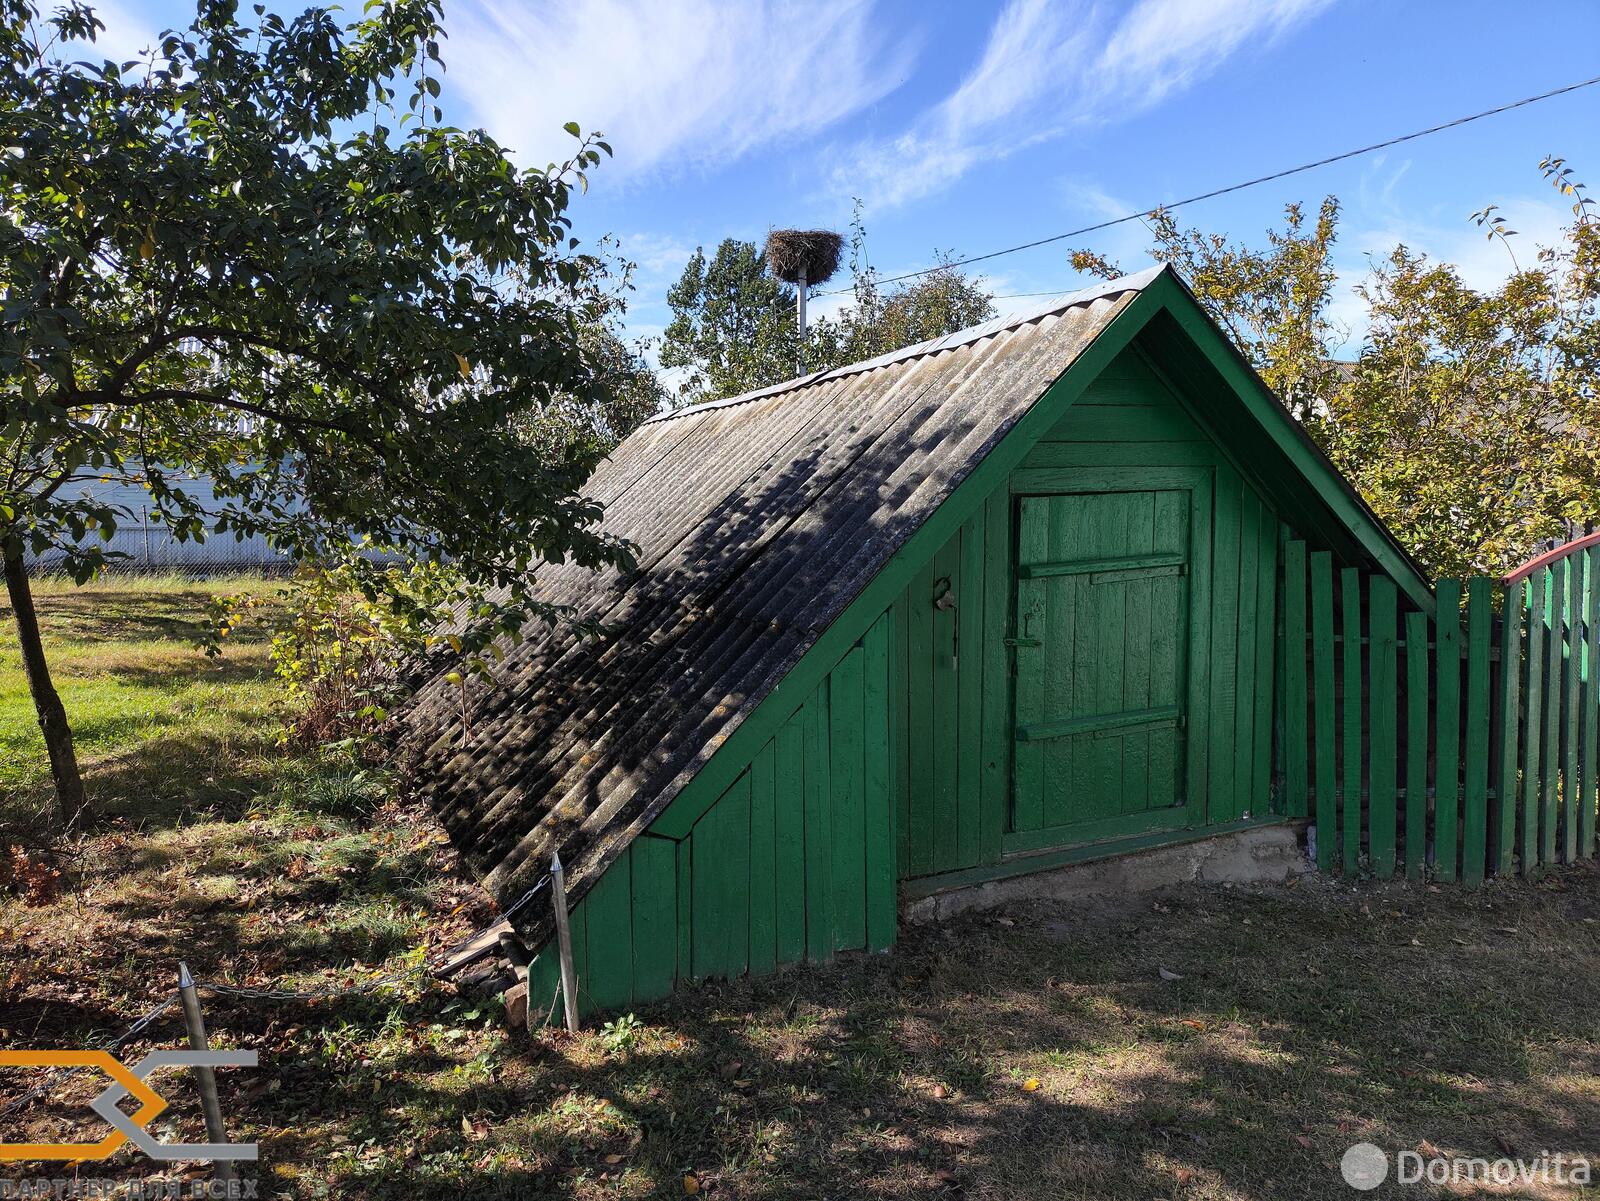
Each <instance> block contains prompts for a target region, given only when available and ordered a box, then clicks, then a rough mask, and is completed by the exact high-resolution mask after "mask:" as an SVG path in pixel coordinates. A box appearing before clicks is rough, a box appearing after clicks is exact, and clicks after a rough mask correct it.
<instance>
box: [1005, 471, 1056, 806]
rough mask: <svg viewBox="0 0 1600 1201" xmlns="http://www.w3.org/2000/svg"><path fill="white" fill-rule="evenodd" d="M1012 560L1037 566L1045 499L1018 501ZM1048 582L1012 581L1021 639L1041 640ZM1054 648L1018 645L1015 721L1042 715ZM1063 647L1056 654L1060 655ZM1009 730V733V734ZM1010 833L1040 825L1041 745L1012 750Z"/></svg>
mask: <svg viewBox="0 0 1600 1201" xmlns="http://www.w3.org/2000/svg"><path fill="white" fill-rule="evenodd" d="M1017 521H1018V524H1017V562H1018V563H1019V564H1020V563H1036V562H1043V561H1044V560H1045V559H1046V558H1047V557H1048V555H1049V547H1050V502H1049V500H1048V498H1046V497H1039V496H1025V497H1023V498H1022V499H1021V500H1020V501H1019V502H1018V518H1017ZM1049 586H1050V585H1049V581H1048V580H1033V579H1029V580H1018V581H1017V612H1016V628H1015V630H1014V631H1013V633H1014V634H1015V636H1016V637H1017V638H1018V639H1019V640H1020V639H1022V638H1024V637H1027V638H1030V639H1033V638H1037V639H1041V640H1043V639H1044V638H1045V636H1046V635H1045V633H1044V630H1045V619H1046V616H1047V613H1048V605H1047V603H1046V596H1047V589H1048V588H1049ZM1054 649H1056V648H1050V647H1032V646H1018V647H1017V649H1016V652H1015V656H1014V662H1015V671H1016V720H1017V721H1018V722H1021V721H1022V720H1024V718H1025V717H1026V716H1028V715H1032V714H1036V713H1042V712H1044V700H1045V660H1046V657H1047V653H1048V652H1049V651H1051V650H1054ZM1065 650H1066V648H1065V647H1062V648H1060V649H1059V650H1057V651H1056V653H1058V654H1060V653H1064V652H1065ZM1014 733H1015V732H1014V731H1013V734H1014ZM1013 772H1014V782H1013V788H1014V797H1013V800H1012V805H1013V813H1014V817H1013V821H1014V825H1013V829H1016V830H1038V829H1041V828H1042V827H1043V826H1044V744H1043V743H1040V742H1022V743H1017V744H1016V750H1015V752H1014V766H1013Z"/></svg>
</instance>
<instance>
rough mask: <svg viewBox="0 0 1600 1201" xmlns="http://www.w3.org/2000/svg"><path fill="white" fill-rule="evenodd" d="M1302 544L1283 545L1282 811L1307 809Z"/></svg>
mask: <svg viewBox="0 0 1600 1201" xmlns="http://www.w3.org/2000/svg"><path fill="white" fill-rule="evenodd" d="M1310 649H1311V648H1310V644H1309V643H1308V642H1307V641H1306V544H1305V543H1304V542H1301V541H1300V540H1299V539H1298V538H1296V539H1293V540H1291V541H1290V542H1289V543H1288V544H1287V545H1286V546H1285V547H1284V548H1283V786H1284V793H1285V797H1284V800H1285V803H1286V812H1287V813H1288V815H1289V816H1290V817H1305V816H1306V815H1307V814H1309V813H1310V812H1311V795H1310V794H1311V774H1310V772H1311V764H1310V756H1309V754H1308V743H1307V739H1308V737H1309V733H1308V730H1307V726H1308V725H1309V721H1308V719H1309V717H1310V706H1311V701H1310V697H1309V696H1308V695H1307V692H1306V663H1307V660H1308V659H1309V658H1310Z"/></svg>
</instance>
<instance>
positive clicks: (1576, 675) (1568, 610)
mask: <svg viewBox="0 0 1600 1201" xmlns="http://www.w3.org/2000/svg"><path fill="white" fill-rule="evenodd" d="M1585 557H1586V556H1584V555H1582V554H1578V555H1570V556H1568V558H1567V598H1566V604H1565V605H1564V606H1563V608H1564V611H1565V617H1566V627H1567V636H1566V658H1567V663H1566V676H1565V677H1564V683H1565V689H1564V691H1565V693H1566V695H1565V698H1564V702H1563V706H1562V722H1561V747H1562V751H1563V754H1562V770H1561V857H1562V861H1563V862H1566V863H1571V862H1573V861H1574V860H1575V859H1577V857H1578V731H1579V729H1580V722H1579V716H1580V714H1579V712H1578V704H1579V702H1580V700H1581V699H1582V694H1581V687H1582V679H1581V677H1582V674H1583V563H1584V559H1585Z"/></svg>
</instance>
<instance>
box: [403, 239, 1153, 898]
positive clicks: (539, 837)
mask: <svg viewBox="0 0 1600 1201" xmlns="http://www.w3.org/2000/svg"><path fill="white" fill-rule="evenodd" d="M1159 270H1160V269H1156V270H1155V271H1150V272H1145V273H1142V274H1140V275H1136V276H1130V277H1128V278H1126V279H1123V280H1117V281H1113V282H1111V283H1108V284H1105V285H1102V286H1100V287H1096V288H1093V289H1091V290H1089V291H1085V292H1079V293H1074V294H1072V295H1069V296H1064V297H1062V298H1060V299H1058V300H1055V301H1053V302H1051V304H1050V305H1049V307H1046V308H1041V309H1039V310H1037V311H1032V312H1029V313H1026V314H1022V315H1019V316H1012V317H1008V318H1005V319H1003V320H1001V321H995V322H990V323H988V324H986V325H982V326H977V327H975V328H973V329H970V330H964V331H962V332H960V333H956V334H951V335H948V336H946V337H943V338H939V339H936V340H934V341H932V342H926V343H923V344H921V345H919V346H913V347H908V348H907V349H905V350H901V351H898V352H896V353H894V354H890V355H885V356H883V357H882V358H879V359H874V360H872V361H870V362H866V363H858V364H855V365H853V366H850V367H842V368H839V369H838V370H834V371H828V372H823V373H820V374H818V375H813V376H807V377H803V378H801V379H797V380H792V381H790V382H789V383H786V384H780V385H778V386H777V387H773V388H767V389H764V390H762V391H759V392H752V393H748V394H746V395H744V396H738V397H733V398H731V399H728V400H723V401H717V402H714V403H711V404H705V405H699V406H696V407H695V408H690V409H684V410H680V411H678V412H675V413H670V414H665V415H663V416H661V417H657V418H655V419H653V420H651V421H649V422H648V423H646V424H645V425H643V426H642V427H640V429H639V430H637V431H636V432H635V433H634V434H633V435H632V436H631V437H629V438H628V439H627V440H626V441H624V442H623V443H622V445H620V446H619V447H617V449H616V451H615V452H614V453H613V454H612V456H611V457H610V459H608V460H607V462H606V463H605V464H604V465H603V466H602V467H601V468H600V470H599V471H597V472H596V473H595V476H594V478H593V479H592V481H591V482H590V486H589V488H588V490H587V492H588V495H590V496H592V497H593V498H594V499H596V500H599V501H601V502H602V503H603V504H604V505H605V507H606V516H605V523H604V524H605V528H606V529H607V530H608V531H609V532H610V533H612V534H615V535H617V536H619V537H621V538H626V539H628V540H629V541H631V542H632V543H634V544H635V545H636V546H637V547H638V548H639V556H638V568H637V570H635V571H634V572H632V573H629V574H627V575H620V574H619V573H617V572H615V571H602V572H595V571H591V570H588V569H584V568H578V567H574V566H570V565H569V566H563V567H556V568H549V569H541V572H540V576H541V583H542V587H543V589H544V591H545V594H546V595H547V596H548V597H549V598H550V599H551V600H553V601H557V602H559V603H563V604H570V605H573V606H575V607H576V608H577V609H578V611H579V612H580V613H581V614H582V615H584V616H585V617H590V618H593V619H596V620H597V621H600V622H602V623H604V624H605V625H606V626H607V627H608V628H609V630H610V633H609V634H608V635H607V636H606V637H603V638H600V639H590V640H581V639H578V638H576V637H575V636H574V635H573V634H572V633H571V632H570V631H568V630H566V629H555V630H551V629H547V628H544V627H539V628H538V629H536V630H534V631H530V637H529V638H528V639H527V640H526V641H525V642H523V643H522V644H521V645H520V646H518V647H516V648H515V649H513V650H511V651H510V652H509V654H508V655H507V657H506V659H505V661H504V662H503V663H501V664H500V665H499V666H498V668H497V681H496V684H497V686H495V687H493V688H490V687H486V686H473V687H472V689H471V694H470V700H469V704H468V706H467V708H468V711H469V713H470V721H469V722H468V724H467V729H466V730H465V732H463V728H462V703H461V698H460V695H459V693H458V691H457V689H455V688H454V687H452V686H447V685H446V684H445V683H444V682H443V681H442V680H435V681H433V682H432V683H431V684H429V685H428V686H426V687H425V688H424V689H422V691H421V692H420V693H419V695H418V696H417V697H416V698H415V700H414V701H413V702H412V704H411V705H409V706H408V707H407V712H406V715H405V726H406V731H407V733H406V741H407V743H408V744H409V749H410V751H411V752H412V755H413V759H412V766H413V769H414V774H413V779H414V780H415V781H416V787H417V789H418V791H420V792H421V793H422V794H423V795H424V796H426V797H427V798H428V799H429V800H430V801H431V803H432V804H433V806H434V808H435V810H436V811H437V812H438V813H439V814H440V816H441V818H442V819H443V821H444V823H445V826H446V828H447V829H448V830H449V832H450V835H451V838H452V839H453V840H454V841H455V843H456V845H457V846H458V847H460V848H461V849H462V851H463V852H464V853H465V855H466V856H467V858H468V860H469V861H470V862H471V863H472V865H473V866H474V867H475V868H476V869H477V870H478V871H479V872H480V873H481V874H483V875H484V876H485V878H486V882H487V884H488V885H489V887H490V888H491V889H492V890H493V891H494V892H495V893H496V894H497V895H499V896H500V897H501V899H502V900H507V899H509V898H511V897H514V896H516V895H518V894H520V893H521V892H522V891H523V890H524V889H525V888H527V887H528V886H529V885H531V884H532V883H533V882H534V881H535V880H536V879H537V878H538V877H539V876H540V875H542V874H543V872H544V870H545V868H546V867H547V865H548V863H549V859H550V853H551V851H553V850H557V849H559V850H560V852H561V857H562V860H563V862H564V863H565V864H566V865H567V869H568V878H569V882H570V886H571V887H572V888H573V889H574V890H575V891H577V892H581V891H583V890H584V889H586V887H587V886H588V885H589V884H591V883H592V882H593V881H594V880H595V879H596V878H598V876H599V873H600V872H601V871H602V870H603V868H604V866H605V864H606V863H608V862H609V861H610V860H611V859H612V858H613V857H614V856H615V855H617V854H618V853H620V852H621V851H622V849H623V848H625V847H626V846H627V844H628V842H629V841H631V840H632V838H633V837H634V836H635V835H636V834H637V833H638V832H640V831H641V830H643V829H644V828H645V827H646V826H647V825H648V824H649V822H650V821H651V819H653V818H654V817H655V816H656V815H657V814H659V813H660V812H661V810H662V809H664V808H665V807H666V805H667V804H668V803H669V802H670V801H671V800H672V798H673V797H675V796H676V795H677V794H678V792H679V791H680V790H681V789H682V788H683V786H684V785H685V784H686V783H687V782H688V781H689V780H690V779H691V778H692V777H693V776H694V774H695V772H696V771H697V770H698V769H699V767H700V766H701V765H702V764H703V763H704V762H705V760H706V759H707V758H709V757H710V755H711V753H712V751H713V750H715V748H716V747H718V746H720V745H721V744H722V742H723V741H725V740H726V738H727V737H728V735H729V734H731V733H732V732H733V730H734V729H735V728H737V726H738V725H739V723H740V722H741V721H743V719H744V718H745V716H746V715H747V714H749V713H750V711H751V710H752V709H753V708H754V707H755V706H756V705H757V704H758V703H759V702H760V701H761V700H762V698H763V697H765V696H766V695H767V693H768V692H769V691H771V689H772V687H773V686H774V685H775V684H776V683H777V682H778V681H779V680H780V679H782V678H783V676H784V674H785V673H786V672H788V670H789V669H790V668H791V667H792V666H794V664H795V663H796V662H797V661H798V660H799V658H800V656H801V655H802V654H804V653H805V651H806V650H807V648H809V647H810V646H811V645H812V643H814V642H815V641H816V639H817V637H818V635H820V634H821V633H822V631H823V630H825V629H826V628H827V627H828V625H829V624H830V623H831V622H832V621H833V620H834V619H835V618H836V617H837V616H838V615H839V614H840V613H841V612H842V611H843V610H844V609H845V607H846V606H847V605H848V604H849V603H850V601H851V600H852V599H854V597H855V596H856V595H857V594H858V593H859V592H860V591H861V589H862V588H863V587H864V586H865V585H866V583H867V582H868V581H869V580H871V579H872V577H873V576H874V575H875V574H876V573H877V572H878V570H879V569H880V568H881V567H882V566H883V564H884V563H885V562H886V561H887V560H888V558H889V556H890V555H892V554H893V553H894V551H895V550H896V549H897V548H898V547H899V546H900V545H901V544H902V543H903V542H904V541H905V540H906V538H907V537H908V536H909V535H910V534H911V532H912V531H913V530H915V529H916V528H917V527H918V526H919V525H920V524H921V523H922V522H923V521H924V520H925V519H926V518H927V517H928V516H929V515H930V514H932V513H933V511H934V510H935V509H937V508H938V507H939V505H940V503H941V502H943V501H944V499H945V498H946V497H947V496H949V495H950V493H951V491H952V490H953V489H954V488H955V487H956V485H957V484H959V483H960V482H961V480H962V479H964V478H965V477H966V475H967V474H968V472H970V471H971V469H972V468H973V467H974V466H975V465H976V464H977V463H978V462H980V461H981V460H982V459H983V457H984V455H985V454H987V453H988V451H989V450H990V448H991V447H993V446H994V444H995V443H996V442H997V441H998V440H999V439H1000V437H1001V436H1002V435H1003V434H1004V433H1005V432H1006V431H1007V430H1009V429H1010V428H1011V427H1012V426H1013V425H1014V424H1015V423H1016V421H1017V419H1018V418H1019V417H1021V416H1022V415H1023V414H1024V413H1025V412H1027V410H1028V409H1029V408H1030V407H1031V406H1032V405H1033V403H1034V402H1035V401H1036V400H1037V399H1038V398H1039V397H1040V396H1042V395H1043V394H1044V392H1045V391H1046V389H1048V388H1049V386H1050V385H1051V383H1052V382H1054V381H1055V379H1056V378H1057V377H1058V376H1059V375H1060V374H1061V373H1062V372H1063V371H1064V370H1065V369H1066V368H1067V367H1068V366H1070V365H1071V363H1072V362H1073V361H1074V360H1075V359H1076V358H1077V357H1078V356H1079V355H1080V354H1081V353H1082V352H1083V350H1084V349H1085V348H1086V347H1087V346H1088V345H1089V344H1090V343H1091V342H1092V341H1093V340H1094V339H1095V337H1096V336H1098V335H1099V333H1100V332H1101V331H1102V330H1104V329H1105V328H1106V327H1107V326H1108V325H1109V324H1110V323H1111V322H1112V321H1113V320H1114V319H1115V318H1116V316H1117V314H1118V313H1120V312H1121V311H1122V310H1123V309H1124V308H1125V307H1126V306H1127V305H1128V304H1129V303H1130V301H1131V299H1132V294H1133V293H1135V292H1137V291H1138V290H1139V289H1140V288H1142V287H1144V286H1146V285H1147V284H1148V283H1149V282H1150V281H1151V280H1153V279H1154V278H1155V277H1156V275H1157V274H1159ZM530 924H532V923H530Z"/></svg>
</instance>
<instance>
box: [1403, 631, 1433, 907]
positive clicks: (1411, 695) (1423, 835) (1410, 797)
mask: <svg viewBox="0 0 1600 1201" xmlns="http://www.w3.org/2000/svg"><path fill="white" fill-rule="evenodd" d="M1428 668H1429V663H1428V615H1427V614H1426V613H1407V614H1406V879H1408V880H1420V879H1422V869H1423V867H1424V866H1425V865H1426V863H1427V861H1428V701H1429V698H1430V697H1431V696H1432V692H1433V690H1432V688H1431V687H1429V678H1430V673H1429V670H1428Z"/></svg>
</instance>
